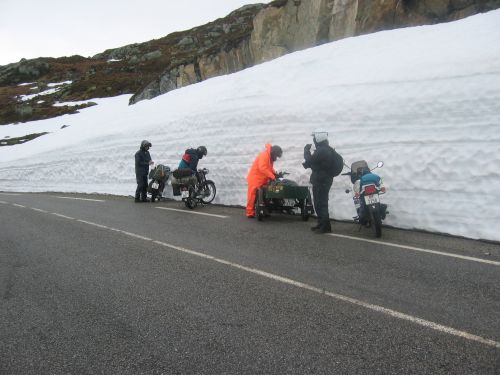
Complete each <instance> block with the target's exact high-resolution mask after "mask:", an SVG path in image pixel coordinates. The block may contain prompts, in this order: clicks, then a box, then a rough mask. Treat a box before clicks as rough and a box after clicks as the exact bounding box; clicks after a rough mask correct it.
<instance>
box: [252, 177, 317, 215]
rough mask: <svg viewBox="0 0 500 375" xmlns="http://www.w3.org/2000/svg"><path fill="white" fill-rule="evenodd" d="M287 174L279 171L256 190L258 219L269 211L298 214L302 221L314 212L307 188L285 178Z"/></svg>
mask: <svg viewBox="0 0 500 375" xmlns="http://www.w3.org/2000/svg"><path fill="white" fill-rule="evenodd" d="M287 174H288V173H287V172H279V173H278V175H277V176H276V180H275V181H272V182H270V183H269V184H267V185H265V186H263V187H261V188H259V189H258V190H257V197H256V199H255V212H256V214H257V215H256V216H257V219H258V220H259V221H262V220H263V219H264V217H267V216H271V212H279V213H286V214H292V215H295V214H300V215H301V217H302V220H303V221H307V220H309V216H310V215H312V214H314V208H313V204H312V199H311V194H310V193H309V188H308V187H307V186H299V185H298V184H297V182H295V181H292V180H288V179H285V178H284V177H285V176H286V175H287Z"/></svg>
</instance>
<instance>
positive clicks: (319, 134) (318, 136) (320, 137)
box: [311, 129, 328, 143]
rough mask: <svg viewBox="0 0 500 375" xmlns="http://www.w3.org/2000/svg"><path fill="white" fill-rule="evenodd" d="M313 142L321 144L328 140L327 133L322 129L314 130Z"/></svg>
mask: <svg viewBox="0 0 500 375" xmlns="http://www.w3.org/2000/svg"><path fill="white" fill-rule="evenodd" d="M311 135H312V136H313V138H314V142H316V143H321V142H324V141H327V140H328V132H327V131H326V130H323V129H316V130H315V131H314V132H313V133H312V134H311Z"/></svg>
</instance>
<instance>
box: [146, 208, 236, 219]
mask: <svg viewBox="0 0 500 375" xmlns="http://www.w3.org/2000/svg"><path fill="white" fill-rule="evenodd" d="M155 208H158V209H159V210H169V211H177V212H183V213H185V214H195V215H205V216H213V217H219V218H221V219H226V218H228V217H229V216H224V215H215V214H207V213H205V212H197V211H188V210H179V209H177V208H167V207H155Z"/></svg>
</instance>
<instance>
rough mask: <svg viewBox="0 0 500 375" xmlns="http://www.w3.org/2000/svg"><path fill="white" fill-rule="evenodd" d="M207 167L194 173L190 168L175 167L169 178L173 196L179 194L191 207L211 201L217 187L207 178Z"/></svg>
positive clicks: (188, 206)
mask: <svg viewBox="0 0 500 375" xmlns="http://www.w3.org/2000/svg"><path fill="white" fill-rule="evenodd" d="M207 174H208V169H206V168H203V169H199V170H198V172H197V173H196V174H194V175H193V174H192V172H191V170H189V169H187V170H184V169H177V170H175V171H174V172H173V176H172V179H171V183H172V190H173V194H174V196H180V197H181V199H182V201H183V202H184V204H185V205H186V207H187V208H189V209H193V208H195V207H196V206H197V205H198V204H200V205H204V204H209V203H211V202H212V201H213V200H214V198H215V195H216V194H217V189H216V188H215V183H214V182H213V181H211V180H207V178H206V175H207Z"/></svg>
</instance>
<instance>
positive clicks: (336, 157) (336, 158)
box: [330, 148, 344, 177]
mask: <svg viewBox="0 0 500 375" xmlns="http://www.w3.org/2000/svg"><path fill="white" fill-rule="evenodd" d="M342 169H344V159H343V158H342V156H340V154H339V153H338V152H337V151H335V149H334V148H332V155H331V168H330V174H331V176H332V177H337V176H338V175H339V174H340V173H341V172H342Z"/></svg>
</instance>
